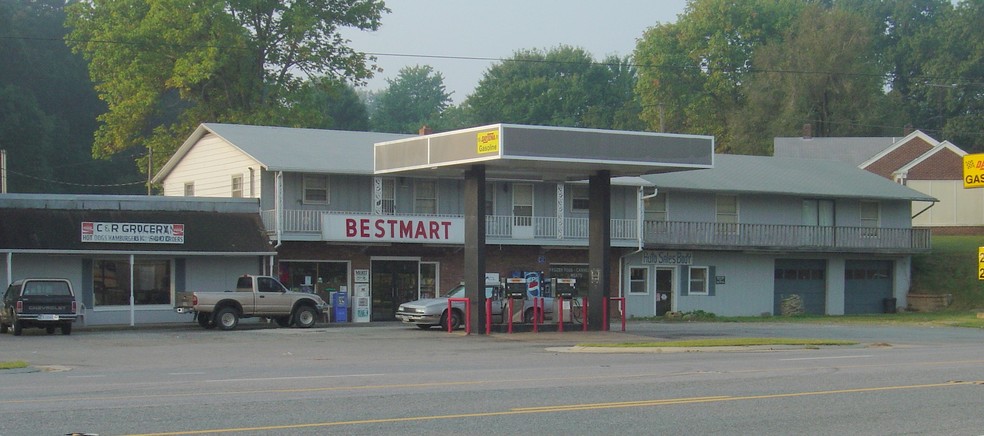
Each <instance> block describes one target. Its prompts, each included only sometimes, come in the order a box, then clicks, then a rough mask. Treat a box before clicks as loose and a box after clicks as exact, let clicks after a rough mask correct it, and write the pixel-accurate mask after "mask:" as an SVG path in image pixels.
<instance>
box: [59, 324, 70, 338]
mask: <svg viewBox="0 0 984 436" xmlns="http://www.w3.org/2000/svg"><path fill="white" fill-rule="evenodd" d="M61 331H62V334H63V335H65V336H68V335H70V334H72V324H69V323H65V324H62V326H61Z"/></svg>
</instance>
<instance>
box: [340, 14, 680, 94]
mask: <svg viewBox="0 0 984 436" xmlns="http://www.w3.org/2000/svg"><path fill="white" fill-rule="evenodd" d="M386 6H387V7H388V8H389V9H390V10H391V12H390V13H389V14H385V15H383V17H382V26H381V27H380V29H379V30H378V31H375V32H357V31H343V33H342V34H343V36H345V37H346V38H348V39H350V40H351V41H352V42H351V44H350V46H351V47H352V48H354V49H355V50H358V51H361V52H365V53H370V54H374V55H375V56H376V58H377V61H376V64H377V65H379V66H380V67H382V68H383V70H384V71H383V72H382V73H377V74H376V76H375V77H374V78H373V79H371V80H370V81H369V84H368V86H367V88H368V89H370V90H374V91H378V90H381V89H385V88H386V87H387V85H388V83H387V82H386V79H394V78H396V76H397V74H398V73H399V71H400V69H401V68H403V67H406V66H415V65H430V66H431V67H433V68H434V70H436V71H437V72H439V73H441V74H442V75H443V76H444V85H445V86H446V87H447V90H448V91H449V92H451V98H452V100H453V101H454V103H455V104H458V103H461V102H462V101H463V100H464V99H465V98H466V97H467V96H468V95H469V94H471V93H472V92H473V91H474V89H475V87H476V86H477V85H478V82H479V80H481V78H482V76H483V74H484V73H485V71H486V70H487V69H488V68H489V67H490V66H492V65H493V64H495V63H496V62H495V61H488V60H474V59H448V57H467V58H483V59H488V58H492V59H508V58H511V57H513V55H514V54H515V52H516V51H517V50H522V49H534V48H535V49H539V50H541V51H545V50H549V49H551V48H554V47H557V46H559V45H561V44H566V45H570V46H574V47H581V48H583V49H585V50H587V51H588V52H589V53H591V54H592V56H593V57H594V59H595V60H596V61H601V60H603V59H604V58H605V57H606V56H608V55H618V56H622V57H624V56H628V55H631V54H632V51H633V50H634V49H635V45H636V41H637V40H638V39H639V38H641V37H642V34H643V32H644V31H645V30H646V29H647V28H649V27H652V26H653V25H656V24H658V23H673V22H675V21H676V20H677V16H678V15H679V14H682V13H683V12H684V8H685V7H686V0H491V1H490V0H386Z"/></svg>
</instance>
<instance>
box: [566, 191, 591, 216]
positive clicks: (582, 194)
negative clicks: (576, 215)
mask: <svg viewBox="0 0 984 436" xmlns="http://www.w3.org/2000/svg"><path fill="white" fill-rule="evenodd" d="M589 204H591V200H590V198H589V194H588V187H587V186H584V185H574V186H571V211H574V212H587V211H588V205H589Z"/></svg>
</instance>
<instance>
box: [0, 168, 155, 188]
mask: <svg viewBox="0 0 984 436" xmlns="http://www.w3.org/2000/svg"><path fill="white" fill-rule="evenodd" d="M7 173H9V174H16V175H18V176H21V177H27V178H29V179H34V180H38V181H41V182H47V183H55V184H59V185H69V186H82V187H88V188H116V187H121V186H135V185H145V184H147V182H145V181H140V182H124V183H113V184H106V185H99V184H92V183H73V182H63V181H61V180H53V179H45V178H42V177H37V176H32V175H30V174H24V173H21V172H17V171H14V170H11V169H7Z"/></svg>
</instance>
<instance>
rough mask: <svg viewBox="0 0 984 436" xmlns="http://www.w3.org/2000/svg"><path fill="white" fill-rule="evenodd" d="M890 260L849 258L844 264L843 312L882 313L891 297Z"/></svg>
mask: <svg viewBox="0 0 984 436" xmlns="http://www.w3.org/2000/svg"><path fill="white" fill-rule="evenodd" d="M892 276H893V274H892V261H890V260H849V261H847V262H845V264H844V313H846V314H852V313H883V312H884V311H885V299H886V298H891V297H892Z"/></svg>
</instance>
